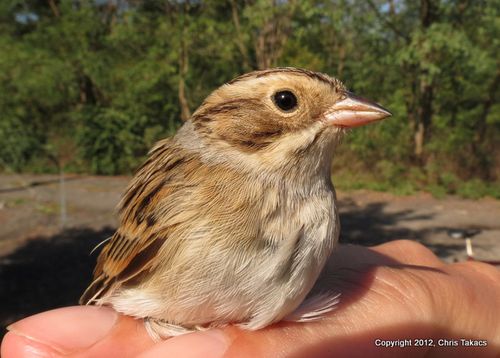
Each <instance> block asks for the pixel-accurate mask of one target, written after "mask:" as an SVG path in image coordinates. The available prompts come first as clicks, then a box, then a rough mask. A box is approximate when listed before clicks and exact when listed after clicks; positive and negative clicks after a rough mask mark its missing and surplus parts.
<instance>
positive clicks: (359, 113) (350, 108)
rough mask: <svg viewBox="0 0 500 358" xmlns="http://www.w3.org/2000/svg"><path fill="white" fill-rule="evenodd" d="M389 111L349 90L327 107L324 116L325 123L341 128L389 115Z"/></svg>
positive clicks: (359, 124) (355, 125)
mask: <svg viewBox="0 0 500 358" xmlns="http://www.w3.org/2000/svg"><path fill="white" fill-rule="evenodd" d="M391 115H392V114H391V112H389V111H388V110H387V109H385V108H383V107H382V106H379V105H378V104H377V103H375V102H372V101H369V100H367V99H365V98H363V97H358V96H356V95H354V94H353V93H350V92H345V97H344V98H343V99H341V100H340V101H338V102H337V103H335V104H334V105H333V106H332V107H330V108H329V110H328V111H327V113H326V115H325V117H326V121H327V123H329V124H331V125H334V126H337V127H343V128H352V127H359V126H363V125H365V124H368V123H371V122H375V121H379V120H381V119H384V118H386V117H389V116H391Z"/></svg>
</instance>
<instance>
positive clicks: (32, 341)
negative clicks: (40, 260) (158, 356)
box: [1, 306, 153, 358]
mask: <svg viewBox="0 0 500 358" xmlns="http://www.w3.org/2000/svg"><path fill="white" fill-rule="evenodd" d="M8 329H9V333H8V334H7V335H6V336H5V337H4V339H3V342H2V354H1V356H2V357H5V358H10V357H44V356H46V357H49V356H50V357H58V356H66V357H109V356H120V357H132V356H135V355H137V354H138V353H139V352H142V351H144V350H146V349H147V348H150V347H151V346H152V345H153V342H152V340H151V339H150V338H149V336H148V335H147V333H146V330H145V329H144V325H143V323H142V321H137V320H134V319H132V318H130V317H125V316H121V315H119V314H117V313H116V312H115V311H113V310H112V309H110V308H105V307H94V306H76V307H66V308H60V309H56V310H52V311H48V312H44V313H40V314H37V315H34V316H31V317H28V318H25V319H23V320H21V321H19V322H16V323H14V324H12V325H11V326H9V327H8Z"/></svg>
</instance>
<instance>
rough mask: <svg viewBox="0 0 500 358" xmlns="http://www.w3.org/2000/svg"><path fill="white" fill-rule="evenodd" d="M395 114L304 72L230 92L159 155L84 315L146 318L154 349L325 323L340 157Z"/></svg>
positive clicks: (123, 215) (333, 299) (133, 186)
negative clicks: (342, 148)
mask: <svg viewBox="0 0 500 358" xmlns="http://www.w3.org/2000/svg"><path fill="white" fill-rule="evenodd" d="M388 116H390V113H389V112H388V111H387V110H386V109H384V108H382V107H381V106H379V105H377V104H376V103H374V102H370V101H368V100H366V99H363V98H361V97H358V96H356V95H354V94H352V93H350V92H348V91H347V90H346V88H345V87H344V85H343V84H342V83H341V82H340V81H339V80H337V79H335V78H332V77H329V76H328V75H325V74H322V73H317V72H312V71H308V70H304V69H298V68H289V67H286V68H273V69H266V70H260V71H254V72H250V73H247V74H244V75H241V76H239V77H237V78H235V79H233V80H231V81H229V82H228V83H226V84H224V85H222V86H221V87H220V88H218V89H217V90H215V91H214V92H213V93H211V94H210V95H209V96H208V97H207V98H206V99H205V101H204V102H203V103H202V104H201V106H200V107H199V108H198V109H197V110H196V111H195V112H194V113H193V115H192V116H191V118H190V119H189V120H188V121H187V122H185V123H184V125H183V126H182V127H181V128H180V129H179V130H178V132H177V133H176V135H175V136H173V137H171V138H167V139H164V140H161V141H159V142H158V143H157V144H156V145H155V146H154V148H153V149H152V150H151V151H150V152H149V154H148V158H147V160H146V161H145V163H144V164H143V165H142V166H141V167H140V168H139V169H138V171H137V173H136V175H135V177H134V178H133V179H132V181H131V183H130V184H129V186H128V189H127V190H126V192H125V194H124V196H123V198H122V200H121V202H120V203H119V205H118V208H119V211H118V212H119V218H120V225H119V227H118V229H117V230H116V232H115V233H114V235H113V236H112V237H111V238H110V240H109V241H108V242H106V243H105V246H104V248H103V249H102V251H101V253H100V255H99V257H98V259H97V264H96V267H95V270H94V281H93V282H92V283H91V284H90V286H89V287H88V289H87V290H86V291H85V292H84V294H83V296H82V297H81V300H80V303H81V304H95V305H107V306H111V307H113V308H114V309H115V310H116V311H118V312H121V313H123V314H125V315H129V316H133V317H136V318H141V319H144V322H145V325H146V328H147V330H148V332H149V334H150V335H151V337H153V338H154V339H161V338H167V337H170V336H175V335H179V334H183V333H187V332H190V331H193V330H203V329H207V328H210V327H217V326H224V325H227V324H235V325H238V326H239V327H241V328H243V329H248V330H257V329H261V328H263V327H266V326H268V325H270V324H272V323H275V322H278V321H280V320H290V321H297V322H302V321H311V320H315V319H320V318H321V317H323V316H324V315H325V314H326V313H328V312H329V311H331V310H332V309H334V307H335V304H336V303H337V301H338V298H337V296H338V295H336V294H334V293H328V292H327V293H324V294H320V295H317V296H312V297H309V296H308V293H309V291H310V290H311V288H312V287H313V285H314V283H315V281H316V279H317V278H318V276H319V274H320V272H321V271H322V269H323V266H324V265H325V263H326V260H327V259H328V257H329V256H330V254H331V253H332V251H333V249H334V248H335V245H336V243H337V240H338V236H339V230H340V225H339V218H338V211H337V207H336V199H335V191H334V188H333V185H332V182H331V178H330V177H331V174H330V170H331V161H332V157H333V151H334V148H335V146H336V144H337V143H338V142H339V140H340V138H341V137H342V136H343V134H344V133H345V132H346V130H347V129H349V128H352V127H357V126H361V125H364V124H368V123H371V122H374V121H377V120H380V119H383V118H385V117H388ZM306 296H307V298H306Z"/></svg>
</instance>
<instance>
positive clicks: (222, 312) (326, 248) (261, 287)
mask: <svg viewBox="0 0 500 358" xmlns="http://www.w3.org/2000/svg"><path fill="white" fill-rule="evenodd" d="M313 218H314V219H315V220H309V221H310V222H308V223H307V225H306V224H304V223H302V222H300V221H298V220H297V219H296V218H295V219H294V220H291V221H290V222H289V223H288V224H287V221H284V220H283V221H282V224H281V226H279V225H278V226H276V225H275V224H273V225H274V228H271V227H269V228H267V233H268V235H267V237H266V236H263V237H262V238H260V239H259V240H260V241H256V240H254V242H253V246H247V247H244V248H243V247H233V248H225V247H219V246H217V245H216V244H214V245H212V248H211V250H210V251H208V252H207V251H203V250H202V249H201V248H200V249H199V250H198V249H197V248H196V245H193V246H192V247H191V252H190V255H191V257H190V258H189V259H188V260H186V258H185V257H184V258H183V261H184V262H195V261H198V265H191V266H187V267H175V266H174V267H173V268H172V267H170V268H168V269H165V270H164V272H163V274H162V275H157V277H161V279H162V280H163V282H171V283H172V284H170V285H165V284H164V283H160V282H148V283H146V286H142V287H139V288H130V289H124V290H123V291H122V292H121V293H120V294H119V295H115V297H114V298H113V299H112V305H113V306H114V307H115V308H116V309H117V310H118V311H120V312H123V313H125V314H129V315H132V316H136V317H151V318H154V319H161V320H164V321H167V322H169V323H173V324H178V325H181V326H184V327H188V328H189V327H194V326H205V325H223V324H226V323H242V324H244V325H245V326H246V327H247V328H249V329H258V328H262V327H264V326H266V325H268V324H270V323H272V322H275V321H278V320H280V319H282V318H283V317H284V316H286V315H287V314H289V313H291V312H292V311H293V310H294V309H295V308H296V307H297V306H298V305H299V304H300V303H301V302H302V301H303V299H304V298H305V296H306V295H307V293H308V292H309V291H310V289H311V288H312V286H313V285H314V282H315V281H316V279H317V277H318V275H319V273H320V271H321V269H322V268H323V266H324V263H325V261H326V259H327V257H328V256H329V255H330V253H331V251H332V249H333V247H334V245H335V242H336V240H337V236H338V235H337V228H338V225H337V224H336V215H335V213H334V215H331V213H330V214H328V212H327V211H324V210H323V211H322V214H321V215H320V214H317V215H316V214H315V215H313ZM270 225H271V224H270ZM273 232H276V233H278V232H279V235H277V234H276V235H274V234H273ZM203 248H204V249H205V248H206V245H204V246H203ZM228 250H234V252H228ZM185 254H186V253H185ZM130 301H133V302H130Z"/></svg>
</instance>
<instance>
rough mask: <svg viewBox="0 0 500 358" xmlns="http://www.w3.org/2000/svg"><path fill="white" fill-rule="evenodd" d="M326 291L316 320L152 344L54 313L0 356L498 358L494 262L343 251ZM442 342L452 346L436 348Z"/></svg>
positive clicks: (90, 319) (419, 252)
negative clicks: (331, 297) (330, 299)
mask: <svg viewBox="0 0 500 358" xmlns="http://www.w3.org/2000/svg"><path fill="white" fill-rule="evenodd" d="M328 289H330V290H334V291H336V292H339V293H341V296H340V297H341V299H340V303H339V305H338V307H337V308H336V310H335V311H334V312H332V313H330V314H329V315H328V317H327V318H325V319H323V320H321V321H318V322H310V323H288V322H282V323H279V324H276V325H273V326H270V327H267V328H265V329H262V330H259V331H254V332H252V331H242V330H240V329H237V328H235V327H231V326H230V327H225V328H222V329H213V330H209V331H205V332H196V333H192V334H187V335H183V336H179V337H175V338H171V339H168V340H165V341H162V342H159V343H154V342H153V341H152V340H151V338H150V337H149V336H148V334H147V333H146V331H145V329H144V326H143V323H142V321H139V320H134V319H132V318H130V317H125V316H122V315H119V314H117V313H116V312H114V311H112V310H111V309H109V308H102V307H101V308H98V307H89V306H87V307H67V308H62V309H57V310H53V311H48V312H44V313H41V314H38V315H35V316H32V317H28V318H26V319H24V320H21V321H19V322H16V323H14V324H13V325H11V326H10V332H9V333H8V334H7V335H6V336H5V337H4V340H3V342H2V347H1V356H2V357H4V358H11V357H16V358H17V357H59V356H66V357H115V356H117V357H137V356H138V357H163V356H165V357H166V356H169V357H170V356H171V357H200V356H202V357H204V358H212V357H332V356H336V357H337V356H338V357H344V356H349V357H356V356H360V357H382V356H383V357H388V356H390V357H405V358H407V357H442V356H449V355H453V356H457V357H498V356H500V320H499V319H498V312H500V271H499V270H497V269H496V268H495V267H493V266H490V265H487V264H483V263H478V262H471V261H469V262H461V263H454V264H446V263H444V262H442V261H440V260H439V259H438V258H437V257H436V256H435V255H434V254H433V253H432V252H431V251H430V250H428V249H426V248H425V247H424V246H422V245H420V244H418V243H415V242H412V241H406V240H400V241H393V242H390V243H386V244H383V245H379V246H375V247H372V248H364V247H360V246H354V245H341V246H340V247H339V248H338V249H337V250H336V252H335V253H334V255H333V256H332V258H331V260H330V261H329V263H328V264H327V267H326V269H325V272H324V275H322V277H321V278H320V279H319V280H318V282H317V285H316V286H315V288H314V290H319V291H324V290H328ZM377 339H381V340H393V341H394V340H405V339H407V340H410V342H411V346H410V347H405V348H399V347H398V348H387V347H379V346H377V345H376V344H375V341H376V340H377ZM415 339H427V341H426V343H430V341H429V339H432V340H433V341H432V343H433V344H434V347H430V346H425V347H416V346H415V345H416V343H417V342H419V341H415ZM440 339H441V340H442V339H447V340H448V342H455V343H456V344H458V346H456V347H444V346H441V347H440V346H439V342H441V343H442V341H439V340H440ZM461 339H473V340H483V341H484V340H486V341H487V346H486V347H467V346H464V345H463V343H462V341H461ZM453 340H454V341H453ZM450 344H453V343H450Z"/></svg>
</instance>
